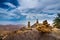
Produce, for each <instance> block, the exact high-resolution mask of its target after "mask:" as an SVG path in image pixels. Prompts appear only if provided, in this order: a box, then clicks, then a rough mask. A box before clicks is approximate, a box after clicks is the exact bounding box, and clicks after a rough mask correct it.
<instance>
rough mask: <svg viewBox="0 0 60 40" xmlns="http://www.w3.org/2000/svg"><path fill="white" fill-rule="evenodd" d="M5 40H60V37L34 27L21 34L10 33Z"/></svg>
mask: <svg viewBox="0 0 60 40" xmlns="http://www.w3.org/2000/svg"><path fill="white" fill-rule="evenodd" d="M4 40H60V38H57V37H56V36H53V35H52V33H50V34H48V33H41V32H39V31H37V30H35V29H33V30H28V31H27V32H23V33H19V34H13V35H12V34H10V35H8V37H6V38H5V39H4Z"/></svg>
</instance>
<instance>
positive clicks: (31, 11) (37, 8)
mask: <svg viewBox="0 0 60 40" xmlns="http://www.w3.org/2000/svg"><path fill="white" fill-rule="evenodd" d="M58 13H60V0H0V24H2V25H3V24H4V25H5V24H6V25H7V24H13V25H15V24H25V25H27V22H28V21H30V22H31V24H33V23H35V22H36V19H38V20H39V22H42V21H44V20H48V22H49V23H50V24H51V23H53V20H54V19H55V17H56V16H57V14H58Z"/></svg>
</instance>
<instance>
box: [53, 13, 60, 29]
mask: <svg viewBox="0 0 60 40" xmlns="http://www.w3.org/2000/svg"><path fill="white" fill-rule="evenodd" d="M53 24H54V27H56V28H60V13H59V14H57V17H56V18H55V19H54V23H53Z"/></svg>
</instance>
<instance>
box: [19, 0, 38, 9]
mask: <svg viewBox="0 0 60 40" xmlns="http://www.w3.org/2000/svg"><path fill="white" fill-rule="evenodd" d="M19 2H20V5H21V7H22V8H34V7H36V6H37V5H38V0H21V1H20V0H19Z"/></svg>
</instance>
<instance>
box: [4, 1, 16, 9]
mask: <svg viewBox="0 0 60 40" xmlns="http://www.w3.org/2000/svg"><path fill="white" fill-rule="evenodd" d="M4 4H5V5H8V6H9V7H12V8H15V7H16V6H15V5H13V4H12V3H9V2H5V3H4Z"/></svg>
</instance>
